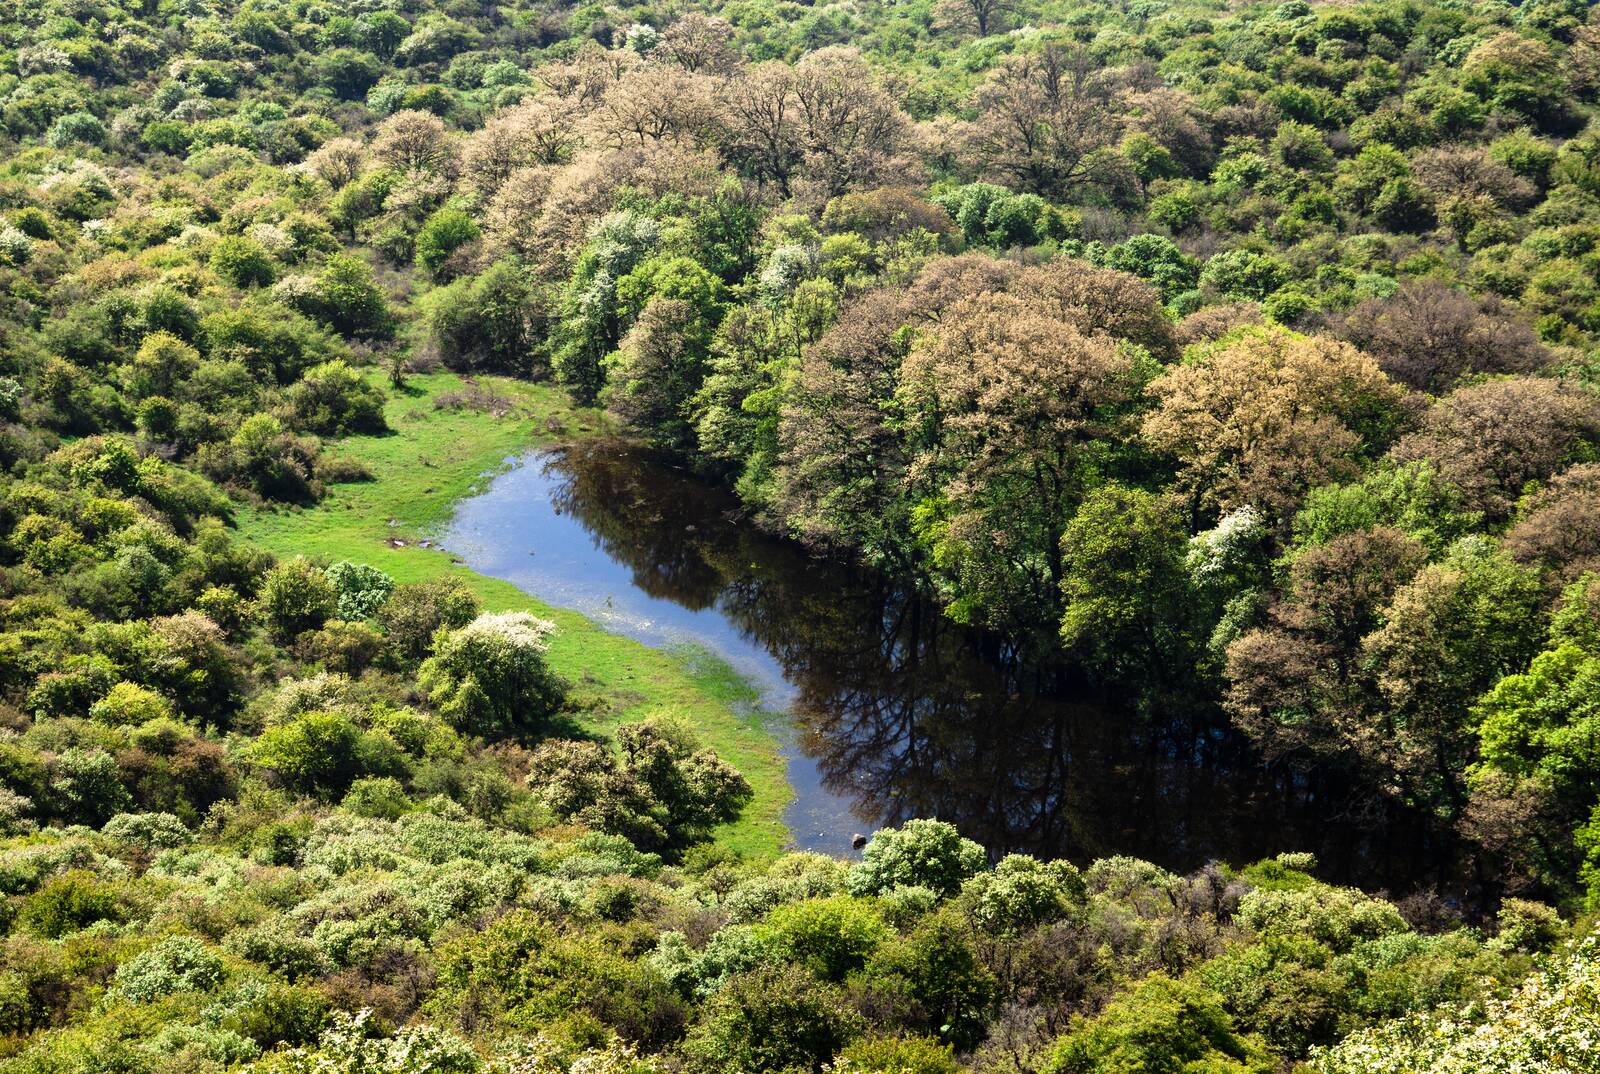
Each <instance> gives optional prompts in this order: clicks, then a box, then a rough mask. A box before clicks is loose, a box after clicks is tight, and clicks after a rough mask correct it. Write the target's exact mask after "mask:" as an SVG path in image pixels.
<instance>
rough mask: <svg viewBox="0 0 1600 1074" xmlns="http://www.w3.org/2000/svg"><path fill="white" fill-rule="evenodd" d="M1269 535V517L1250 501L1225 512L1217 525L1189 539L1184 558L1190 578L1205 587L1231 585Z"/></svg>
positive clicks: (1223, 587)
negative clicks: (1187, 550) (1186, 553)
mask: <svg viewBox="0 0 1600 1074" xmlns="http://www.w3.org/2000/svg"><path fill="white" fill-rule="evenodd" d="M1266 536H1267V526H1266V520H1265V519H1264V518H1263V517H1262V515H1261V512H1260V511H1258V510H1256V509H1255V508H1254V507H1251V506H1250V505H1249V504H1246V505H1245V506H1243V507H1241V508H1239V509H1238V510H1236V511H1232V512H1230V513H1229V514H1226V515H1224V516H1223V517H1222V519H1221V520H1220V521H1219V522H1218V523H1217V524H1216V525H1215V526H1213V527H1211V528H1210V529H1209V530H1206V531H1205V532H1204V533H1199V534H1196V535H1195V536H1194V537H1192V538H1190V540H1189V552H1188V556H1187V558H1186V561H1185V565H1186V566H1187V567H1188V568H1189V577H1190V578H1191V579H1193V580H1194V584H1195V585H1196V586H1197V587H1199V588H1200V589H1203V590H1214V591H1225V590H1228V589H1230V588H1232V586H1233V585H1234V584H1235V583H1236V580H1237V579H1238V578H1239V576H1240V575H1241V574H1243V573H1245V572H1246V571H1247V570H1248V569H1249V566H1250V563H1251V560H1252V558H1253V556H1254V554H1255V552H1256V550H1257V549H1258V548H1259V547H1260V546H1261V544H1262V542H1263V540H1264V539H1265V538H1266Z"/></svg>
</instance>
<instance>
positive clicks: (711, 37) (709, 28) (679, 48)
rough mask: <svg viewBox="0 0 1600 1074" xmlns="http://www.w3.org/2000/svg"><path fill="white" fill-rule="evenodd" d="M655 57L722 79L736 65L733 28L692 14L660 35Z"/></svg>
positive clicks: (725, 22)
mask: <svg viewBox="0 0 1600 1074" xmlns="http://www.w3.org/2000/svg"><path fill="white" fill-rule="evenodd" d="M656 54H657V55H659V56H662V57H664V58H665V59H667V60H670V61H671V62H673V63H675V64H677V65H678V66H679V67H682V68H683V69H684V70H685V71H694V72H698V73H701V74H708V75H725V74H728V73H730V72H732V71H733V69H734V68H735V67H737V66H738V64H739V57H738V55H737V54H736V53H735V52H734V51H733V24H732V23H730V22H729V21H728V20H727V19H724V18H721V17H719V16H716V15H706V14H704V13H702V12H699V11H691V12H689V13H688V14H686V15H683V16H682V17H680V18H679V19H678V20H677V21H676V22H674V23H673V24H672V25H671V26H668V27H667V28H666V29H665V30H663V31H662V32H661V40H660V41H659V42H657V43H656Z"/></svg>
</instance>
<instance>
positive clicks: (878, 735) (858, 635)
mask: <svg viewBox="0 0 1600 1074" xmlns="http://www.w3.org/2000/svg"><path fill="white" fill-rule="evenodd" d="M443 543H444V545H445V547H447V548H449V549H450V550H451V551H453V552H454V553H456V554H457V555H458V556H459V557H461V558H462V559H463V560H464V561H465V562H466V563H467V564H468V565H469V566H470V567H472V568H473V569H474V570H476V571H478V572H480V573H482V574H486V575H490V576H493V577H497V578H503V579H506V580H508V581H510V582H512V583H513V584H515V585H517V586H518V587H519V588H521V589H522V590H523V591H524V592H527V593H530V594H532V595H534V596H536V597H538V598H539V599H541V600H543V601H546V602H547V603H550V604H554V605H558V606H562V607H568V608H572V609H574V610H577V611H580V612H582V613H584V614H585V615H587V616H590V617H591V618H593V619H594V620H596V621H597V622H599V623H600V624H601V625H602V626H604V627H606V628H607V629H610V630H613V631H616V632H618V633H622V634H626V635H629V636H631V637H634V638H636V639H638V640H640V641H642V642H645V643H647V644H650V645H669V646H670V645H695V646H699V647H701V648H703V649H705V650H708V651H709V652H711V653H714V654H715V655H717V656H719V657H721V658H722V659H724V660H726V661H727V662H728V663H729V664H730V665H732V666H733V667H734V668H735V669H736V670H737V671H738V672H739V673H740V674H741V675H743V676H744V677H745V678H746V679H747V680H748V681H750V682H751V683H752V685H753V686H754V687H755V688H756V689H757V690H758V691H759V694H760V706H761V708H762V709H763V710H764V711H766V712H768V713H769V714H770V717H769V719H770V720H771V721H772V725H773V726H774V729H775V730H776V731H777V733H778V735H779V738H780V741H782V742H783V743H784V747H785V751H786V757H787V760H788V771H789V776H790V781H791V783H792V784H793V786H794V788H795V792H796V797H795V801H794V803H793V805H792V807H791V808H790V810H789V813H788V814H787V815H786V817H785V819H786V821H787V822H788V824H789V827H790V829H791V831H792V833H793V837H794V842H795V844H796V845H797V846H799V847H802V848H806V849H814V850H821V851H824V852H827V853H835V854H837V853H844V852H847V850H848V844H849V838H850V835H851V834H852V833H853V832H856V831H861V832H871V831H872V830H873V829H874V828H875V827H878V826H880V825H883V824H894V823H898V822H900V821H903V820H905V819H907V818H909V817H915V816H937V817H940V818H943V819H946V820H949V821H952V822H954V823H955V824H957V825H958V826H959V827H960V828H961V830H962V832H963V833H964V834H966V835H968V836H970V837H972V838H973V839H976V840H978V841H979V842H981V843H983V844H984V845H985V846H987V847H988V848H989V849H990V851H991V853H1004V852H1008V851H1013V850H1016V851H1024V852H1030V853H1035V854H1042V855H1055V856H1065V857H1069V858H1071V859H1073V860H1075V861H1080V862H1081V861H1084V860H1088V859H1092V858H1096V857H1105V856H1109V855H1115V854H1129V855H1134V856H1137V857H1141V858H1144V859H1147V860H1150V861H1154V862H1156V863H1157V864H1160V865H1162V866H1165V867H1167V868H1171V869H1177V870H1188V869H1192V868H1195V867H1197V866H1199V865H1202V864H1204V863H1205V862H1207V861H1210V860H1224V861H1230V862H1234V863H1241V864H1242V863H1246V862H1249V861H1253V860H1256V859H1258V858H1261V857H1266V856H1270V855H1272V854H1276V853H1278V852H1281V851H1287V850H1309V851H1312V852H1314V853H1316V854H1317V856H1318V859H1319V862H1320V863H1321V867H1320V868H1319V875H1321V876H1323V877H1324V878H1325V879H1330V880H1337V881H1342V882H1348V883H1353V884H1358V885H1359V886H1361V887H1364V888H1367V889H1369V890H1379V889H1382V890H1387V891H1390V892H1393V893H1395V894H1404V893H1407V892H1410V891H1412V890H1414V889H1418V888H1425V887H1426V888H1439V889H1442V890H1445V891H1456V892H1462V891H1465V890H1466V889H1467V888H1468V887H1470V886H1472V885H1471V884H1470V881H1469V869H1468V865H1469V863H1468V862H1466V861H1465V860H1464V859H1463V858H1462V857H1461V855H1460V854H1459V848H1458V847H1457V846H1456V844H1455V843H1454V842H1453V841H1452V840H1451V839H1450V838H1449V836H1448V835H1447V834H1445V833H1442V832H1438V831H1434V830H1432V829H1431V827H1430V825H1429V824H1428V823H1427V822H1426V821H1425V820H1423V819H1422V818H1418V817H1414V816H1409V815H1406V814H1404V813H1402V812H1400V811H1397V810H1396V809H1394V808H1393V807H1392V806H1389V805H1388V804H1386V803H1383V802H1379V801H1376V800H1373V799H1372V798H1370V797H1368V796H1365V795H1362V794H1360V793H1357V792H1355V791H1353V790H1350V789H1347V788H1340V787H1339V786H1337V785H1328V784H1326V783H1319V784H1315V785H1313V784H1312V783H1311V782H1309V781H1307V780H1306V779H1305V778H1304V777H1302V776H1298V775H1296V774H1295V773H1292V772H1288V771H1283V770H1274V769H1270V768H1268V767H1265V766H1263V765H1262V764H1261V763H1260V762H1259V760H1258V758H1257V757H1256V755H1255V754H1254V752H1253V751H1252V750H1251V748H1250V747H1249V745H1248V744H1247V743H1246V742H1244V741H1243V740H1242V739H1241V738H1240V736H1238V735H1237V734H1236V733H1234V732H1233V731H1232V730H1231V729H1230V728H1229V727H1228V726H1227V723H1226V721H1225V720H1224V719H1223V718H1222V717H1221V716H1220V715H1219V714H1218V713H1216V712H1215V711H1212V710H1209V709H1207V710H1204V711H1194V712H1175V713H1168V714H1159V715H1157V716H1154V717H1149V716H1146V717H1139V716H1136V715H1135V714H1134V713H1133V712H1132V711H1130V709H1129V708H1128V707H1127V706H1125V705H1121V704H1119V703H1118V698H1116V697H1115V696H1108V695H1107V694H1106V693H1105V692H1104V691H1101V690H1098V689H1096V688H1095V687H1094V686H1093V685H1092V684H1090V683H1089V682H1087V681H1086V680H1085V679H1084V677H1083V676H1082V675H1081V674H1079V673H1078V672H1077V671H1076V670H1075V669H1074V668H1073V667H1071V666H1070V665H1068V664H1065V663H1056V664H1048V665H1042V666H1041V665H1029V664H1025V663H1022V662H1019V661H1017V660H1015V659H1013V658H1012V657H1011V654H1009V653H1008V652H1007V650H1006V647H1005V646H1004V645H1003V644H1002V643H1000V642H999V641H998V640H997V639H995V638H993V637H992V636H988V635H984V634H981V633H979V632H976V631H972V630H968V629H965V628H962V627H960V626H958V625H956V624H954V623H952V622H950V621H949V620H948V619H947V618H945V617H944V616H942V615H941V614H940V613H939V611H938V609H937V608H934V607H931V606H929V604H928V603H927V602H926V601H924V600H922V599H919V598H918V597H917V596H916V595H915V594H913V593H911V592H908V591H907V590H906V588H904V587H902V586H898V585H896V584H894V583H893V582H892V581H890V580H887V579H884V578H882V577H879V576H876V575H874V574H872V573H871V572H867V571H863V570H859V569H855V568H852V567H849V566H846V565H842V564H838V563H832V562H826V561H820V560H818V559H815V558H813V557H812V556H810V555H808V554H807V552H806V551H805V550H804V549H802V548H801V547H799V546H797V545H795V544H792V543H790V542H787V541H783V540H779V539H775V538H773V537H771V536H769V535H767V534H765V533H763V532H761V531H759V530H757V529H756V528H755V527H753V526H750V525H749V524H748V523H745V522H742V521H741V520H740V518H739V511H738V504H737V502H736V501H735V500H734V499H733V497H732V496H731V495H730V494H729V493H728V492H726V490H723V489H720V488H717V487H714V486H712V485H709V484H707V483H705V482H703V481H701V480H699V479H697V478H696V477H694V476H693V475H691V474H689V473H688V472H686V471H684V470H682V469H679V468H676V467H674V466H673V465H672V464H671V463H670V462H667V461H665V460H663V459H661V458H659V457H657V456H655V455H653V454H651V453H650V452H648V451H645V450H642V449H639V448H635V447H632V446H629V445H625V444H621V443H617V442H607V441H600V442H586V443H583V444H579V445H576V446H573V447H570V448H567V449H563V450H559V451H553V452H540V453H533V454H530V455H528V456H526V457H524V458H523V459H520V460H517V461H516V463H515V464H514V465H513V466H512V467H510V468H509V469H508V470H507V471H506V472H504V473H502V474H499V475H497V476H495V477H494V478H493V480H492V481H491V482H490V483H489V485H488V487H487V488H486V489H485V491H483V492H482V493H481V494H479V495H477V496H474V497H471V498H469V499H467V500H464V501H462V502H461V503H460V504H459V505H458V508H457V511H456V514H455V517H454V520H453V522H452V524H451V526H450V528H449V530H448V532H447V533H446V534H445V535H444V538H443Z"/></svg>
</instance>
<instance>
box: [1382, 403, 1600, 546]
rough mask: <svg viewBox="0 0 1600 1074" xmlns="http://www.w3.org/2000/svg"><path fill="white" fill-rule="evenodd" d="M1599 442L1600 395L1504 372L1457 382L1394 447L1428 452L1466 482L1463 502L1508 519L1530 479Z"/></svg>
mask: <svg viewBox="0 0 1600 1074" xmlns="http://www.w3.org/2000/svg"><path fill="white" fill-rule="evenodd" d="M1596 445H1600V396H1597V395H1596V394H1595V393H1594V392H1593V391H1591V390H1590V389H1588V388H1585V387H1583V386H1581V385H1578V384H1576V383H1572V382H1568V381H1561V380H1550V379H1546V378H1542V377H1507V378H1505V379H1503V380H1494V381H1489V382H1488V383H1485V384H1474V385H1469V386H1468V387H1465V388H1457V389H1456V390H1455V391H1453V392H1451V393H1450V394H1449V395H1447V396H1445V397H1444V398H1443V399H1440V400H1439V401H1438V402H1436V403H1435V404H1434V405H1433V406H1432V407H1431V408H1430V409H1429V410H1428V411H1427V413H1426V414H1424V415H1423V416H1422V419H1421V423H1420V428H1418V429H1417V430H1416V431H1415V432H1413V433H1410V434H1409V435H1407V436H1405V437H1404V438H1402V439H1401V440H1400V442H1399V443H1397V444H1396V445H1395V446H1394V449H1393V450H1392V451H1391V452H1390V455H1391V457H1392V458H1394V459H1395V460H1396V461H1398V462H1409V461H1411V460H1413V459H1427V460H1429V461H1430V462H1431V463H1432V464H1433V466H1434V468H1435V469H1436V470H1438V472H1439V474H1440V476H1441V477H1443V478H1445V479H1446V480H1447V481H1449V482H1451V483H1452V484H1454V485H1455V486H1456V487H1458V488H1459V489H1461V491H1462V493H1463V501H1464V506H1466V507H1467V508H1468V509H1470V510H1475V511H1482V512H1484V513H1485V514H1486V515H1487V516H1488V517H1489V518H1490V519H1491V520H1494V519H1503V518H1505V517H1507V516H1508V515H1509V514H1510V512H1511V506H1512V504H1514V503H1515V502H1516V501H1517V497H1518V496H1520V495H1521V494H1522V491H1523V486H1524V485H1526V484H1527V483H1528V482H1529V481H1541V480H1543V479H1545V478H1547V477H1549V476H1550V475H1551V474H1554V473H1556V472H1557V471H1559V470H1561V469H1562V468H1564V467H1565V466H1566V465H1568V464H1569V463H1572V462H1575V461H1577V460H1578V458H1579V457H1580V456H1581V455H1582V453H1583V452H1585V451H1586V450H1589V449H1592V448H1593V447H1595V446H1596Z"/></svg>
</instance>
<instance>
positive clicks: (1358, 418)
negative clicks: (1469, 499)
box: [1144, 328, 1401, 522]
mask: <svg viewBox="0 0 1600 1074" xmlns="http://www.w3.org/2000/svg"><path fill="white" fill-rule="evenodd" d="M1149 391H1150V393H1151V394H1152V395H1153V396H1154V397H1155V398H1156V400H1157V406H1156V409H1155V410H1154V411H1152V412H1151V413H1150V414H1149V415H1148V416H1147V417H1146V419H1145V422H1144V437H1145V440H1146V441H1148V442H1149V443H1150V445H1151V446H1152V447H1154V448H1155V449H1156V450H1158V451H1161V452H1164V453H1166V454H1168V455H1171V456H1173V457H1175V458H1176V459H1177V460H1178V463H1179V466H1180V473H1179V481H1180V484H1181V485H1182V486H1183V487H1184V488H1186V489H1188V490H1189V492H1190V493H1191V494H1192V495H1193V496H1194V497H1195V498H1196V501H1197V502H1198V503H1200V504H1203V505H1206V506H1209V507H1212V508H1214V509H1216V510H1218V511H1222V512H1227V511H1231V510H1234V509H1235V508H1238V507H1243V506H1245V505H1246V504H1254V505H1255V506H1257V507H1259V508H1262V509H1263V510H1265V511H1266V512H1267V513H1268V514H1269V515H1270V516H1271V517H1273V518H1275V519H1277V520H1278V521H1279V522H1283V521H1285V520H1287V519H1288V517H1289V516H1290V515H1291V514H1292V513H1293V509H1294V507H1295V505H1296V504H1297V503H1298V502H1299V499H1300V497H1301V495H1303V494H1304V493H1305V491H1306V490H1307V489H1310V488H1312V487H1314V486H1316V485H1321V484H1326V483H1327V482H1329V481H1336V480H1340V479H1343V478H1348V477H1352V476H1354V474H1355V473H1356V470H1357V467H1356V463H1355V456H1356V454H1357V453H1358V452H1359V451H1360V450H1362V449H1363V448H1364V447H1367V446H1369V445H1368V444H1367V438H1368V437H1370V436H1372V435H1373V434H1374V433H1375V432H1377V431H1379V430H1382V429H1383V428H1384V426H1385V425H1386V423H1387V420H1388V419H1389V417H1390V415H1391V414H1392V412H1393V409H1394V407H1395V405H1396V404H1397V403H1398V402H1399V400H1400V396H1401V391H1400V389H1399V388H1397V387H1396V386H1395V385H1394V384H1393V383H1391V382H1390V380H1389V378H1388V377H1386V376H1384V375H1383V371H1382V370H1381V369H1379V368H1378V365H1377V363H1376V362H1374V361H1373V360H1372V359H1371V358H1370V357H1368V356H1366V355H1364V354H1362V353H1361V352H1360V351H1358V350H1356V349H1355V348H1354V347H1352V346H1350V344H1348V343H1341V342H1336V341H1333V340H1328V339H1319V338H1315V337H1308V336H1302V335H1298V334H1296V333H1293V332H1289V331H1287V330H1284V329H1279V328H1274V329H1262V330H1258V331H1254V332H1251V333H1249V334H1247V335H1245V336H1243V337H1241V338H1239V339H1237V340H1235V341H1234V342H1232V343H1228V344H1226V345H1223V346H1218V347H1216V348H1214V349H1213V350H1211V351H1209V352H1208V353H1205V354H1203V355H1201V356H1199V357H1198V359H1196V360H1193V361H1189V362H1185V363H1184V364H1182V365H1178V366H1174V367H1172V368H1170V369H1168V370H1167V371H1166V373H1164V374H1162V375H1161V376H1160V377H1158V378H1157V379H1156V380H1155V381H1153V382H1152V383H1151V384H1150V387H1149Z"/></svg>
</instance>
